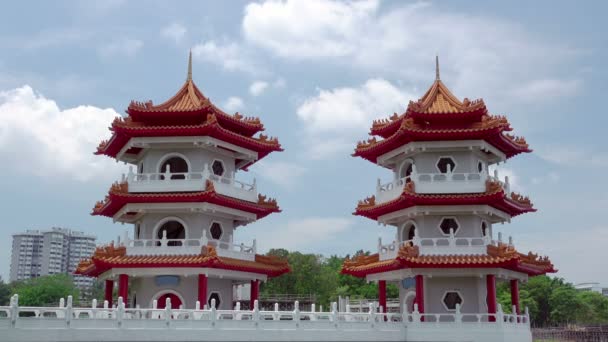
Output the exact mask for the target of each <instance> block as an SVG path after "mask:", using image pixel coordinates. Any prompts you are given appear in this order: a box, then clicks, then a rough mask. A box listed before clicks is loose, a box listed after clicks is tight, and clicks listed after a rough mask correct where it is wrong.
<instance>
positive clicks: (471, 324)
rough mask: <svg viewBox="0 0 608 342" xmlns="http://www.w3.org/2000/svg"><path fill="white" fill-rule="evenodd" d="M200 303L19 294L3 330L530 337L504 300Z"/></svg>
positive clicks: (82, 336)
mask: <svg viewBox="0 0 608 342" xmlns="http://www.w3.org/2000/svg"><path fill="white" fill-rule="evenodd" d="M210 304H211V305H210V307H207V305H205V306H204V307H202V308H201V304H200V303H199V302H198V301H197V302H196V303H195V308H194V309H184V308H183V307H180V308H172V306H171V301H170V299H168V298H167V300H166V302H165V308H163V309H160V308H158V304H157V302H156V301H154V302H153V304H152V308H150V309H142V308H140V307H139V306H138V307H136V308H126V307H125V303H124V302H123V299H122V297H119V298H118V303H117V307H115V308H110V307H108V302H107V301H106V302H104V305H103V307H97V301H96V300H93V303H92V305H91V307H89V308H76V307H73V305H72V298H71V296H70V297H68V300H67V303H64V301H63V300H62V301H61V303H60V306H59V307H55V308H50V307H22V306H19V303H18V296H17V295H14V296H13V297H12V298H11V300H10V306H5V307H0V336H2V337H3V339H6V340H10V341H40V342H44V341H58V340H61V341H81V342H82V341H105V340H107V341H119V340H120V341H124V340H129V341H185V340H191V339H192V337H193V336H196V335H193V334H204V336H205V338H206V339H208V340H239V341H252V340H257V341H284V340H298V341H306V340H308V341H310V340H318V341H324V340H327V341H330V340H331V341H338V340H341V341H344V340H351V341H355V340H356V341H377V340H383V341H412V340H415V341H464V340H467V341H474V342H481V341H484V342H485V341H531V334H530V323H529V322H530V321H529V313H528V310H527V309H526V311H525V314H524V315H514V314H505V313H503V311H502V307H501V306H500V305H499V306H498V310H497V313H495V314H488V313H461V312H460V306H459V305H457V306H456V310H455V311H454V312H453V313H438V314H433V313H420V312H419V311H418V308H417V305H415V306H414V311H413V312H411V313H408V312H403V313H382V311H383V310H382V308H379V307H377V306H376V305H374V304H370V305H369V309H368V310H367V312H352V311H351V310H350V305H347V306H346V309H345V311H338V306H337V303H335V302H334V303H332V304H331V307H330V310H329V311H323V309H322V308H319V310H318V311H317V310H316V307H315V305H314V304H312V305H311V309H310V310H309V311H303V310H300V305H299V303H298V302H295V303H294V310H290V311H280V310H279V305H278V304H275V306H274V310H270V311H267V310H260V309H259V304H258V301H257V300H256V301H255V302H254V304H253V308H252V310H241V308H240V303H238V302H237V303H236V305H235V307H234V309H233V310H218V309H216V307H215V306H216V305H215V304H216V302H215V300H214V299H212V300H211V303H210Z"/></svg>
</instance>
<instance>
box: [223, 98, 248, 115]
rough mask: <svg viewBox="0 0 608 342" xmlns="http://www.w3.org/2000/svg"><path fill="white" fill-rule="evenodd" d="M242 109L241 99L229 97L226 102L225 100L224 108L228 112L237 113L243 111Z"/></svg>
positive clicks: (243, 105)
mask: <svg viewBox="0 0 608 342" xmlns="http://www.w3.org/2000/svg"><path fill="white" fill-rule="evenodd" d="M243 107H245V104H244V103H243V99H241V98H240V97H237V96H231V97H229V98H228V100H226V103H225V104H224V108H226V110H227V111H229V112H236V111H239V110H241V109H243Z"/></svg>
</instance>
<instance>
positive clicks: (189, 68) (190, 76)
mask: <svg viewBox="0 0 608 342" xmlns="http://www.w3.org/2000/svg"><path fill="white" fill-rule="evenodd" d="M186 81H192V49H190V55H189V56H188V78H186Z"/></svg>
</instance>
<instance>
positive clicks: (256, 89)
mask: <svg viewBox="0 0 608 342" xmlns="http://www.w3.org/2000/svg"><path fill="white" fill-rule="evenodd" d="M266 88H268V82H264V81H255V82H253V83H251V85H250V86H249V93H250V94H251V95H253V96H259V95H262V93H263V92H264V91H265V90H266Z"/></svg>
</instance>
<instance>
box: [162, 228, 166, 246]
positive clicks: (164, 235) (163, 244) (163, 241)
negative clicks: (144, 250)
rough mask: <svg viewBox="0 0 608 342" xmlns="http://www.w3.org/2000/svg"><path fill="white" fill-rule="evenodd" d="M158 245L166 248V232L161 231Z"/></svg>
mask: <svg viewBox="0 0 608 342" xmlns="http://www.w3.org/2000/svg"><path fill="white" fill-rule="evenodd" d="M160 245H161V246H162V247H167V230H166V229H165V230H163V237H162V238H161V239H160Z"/></svg>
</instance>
